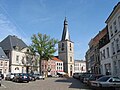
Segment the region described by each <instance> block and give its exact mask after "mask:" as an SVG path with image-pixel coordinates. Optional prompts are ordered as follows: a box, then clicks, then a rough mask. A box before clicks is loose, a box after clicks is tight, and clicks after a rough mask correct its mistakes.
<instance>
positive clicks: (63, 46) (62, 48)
mask: <svg viewBox="0 0 120 90" xmlns="http://www.w3.org/2000/svg"><path fill="white" fill-rule="evenodd" d="M61 50H62V51H63V50H64V43H62V48H61Z"/></svg>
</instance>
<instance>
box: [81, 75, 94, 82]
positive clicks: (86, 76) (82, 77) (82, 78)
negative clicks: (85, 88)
mask: <svg viewBox="0 0 120 90" xmlns="http://www.w3.org/2000/svg"><path fill="white" fill-rule="evenodd" d="M90 75H92V73H82V74H81V75H80V76H79V80H80V81H81V82H83V81H84V78H89V77H90Z"/></svg>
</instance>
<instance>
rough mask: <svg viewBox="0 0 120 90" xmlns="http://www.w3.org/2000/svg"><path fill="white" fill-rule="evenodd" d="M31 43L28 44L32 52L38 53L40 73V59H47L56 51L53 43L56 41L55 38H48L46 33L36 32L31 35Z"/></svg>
mask: <svg viewBox="0 0 120 90" xmlns="http://www.w3.org/2000/svg"><path fill="white" fill-rule="evenodd" d="M31 40H32V44H31V45H30V47H31V49H32V51H33V53H35V52H36V53H38V54H39V71H40V73H41V60H43V59H44V60H49V59H50V58H51V57H53V54H54V53H55V52H56V49H55V45H56V44H57V43H58V40H57V39H54V38H50V36H47V35H46V34H44V35H42V34H40V33H38V34H37V35H36V34H34V35H33V36H32V37H31Z"/></svg>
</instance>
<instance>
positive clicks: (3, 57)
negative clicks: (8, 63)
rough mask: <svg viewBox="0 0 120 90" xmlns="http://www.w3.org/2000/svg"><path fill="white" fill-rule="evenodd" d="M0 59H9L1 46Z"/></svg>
mask: <svg viewBox="0 0 120 90" xmlns="http://www.w3.org/2000/svg"><path fill="white" fill-rule="evenodd" d="M0 59H8V58H7V56H6V54H5V53H4V51H3V50H2V48H1V47H0Z"/></svg>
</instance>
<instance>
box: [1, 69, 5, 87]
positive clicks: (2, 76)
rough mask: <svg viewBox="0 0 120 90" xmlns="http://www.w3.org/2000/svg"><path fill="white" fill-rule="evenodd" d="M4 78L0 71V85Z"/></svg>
mask: <svg viewBox="0 0 120 90" xmlns="http://www.w3.org/2000/svg"><path fill="white" fill-rule="evenodd" d="M3 78H4V75H3V74H2V72H1V71H0V86H1V83H2V79H3Z"/></svg>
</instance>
